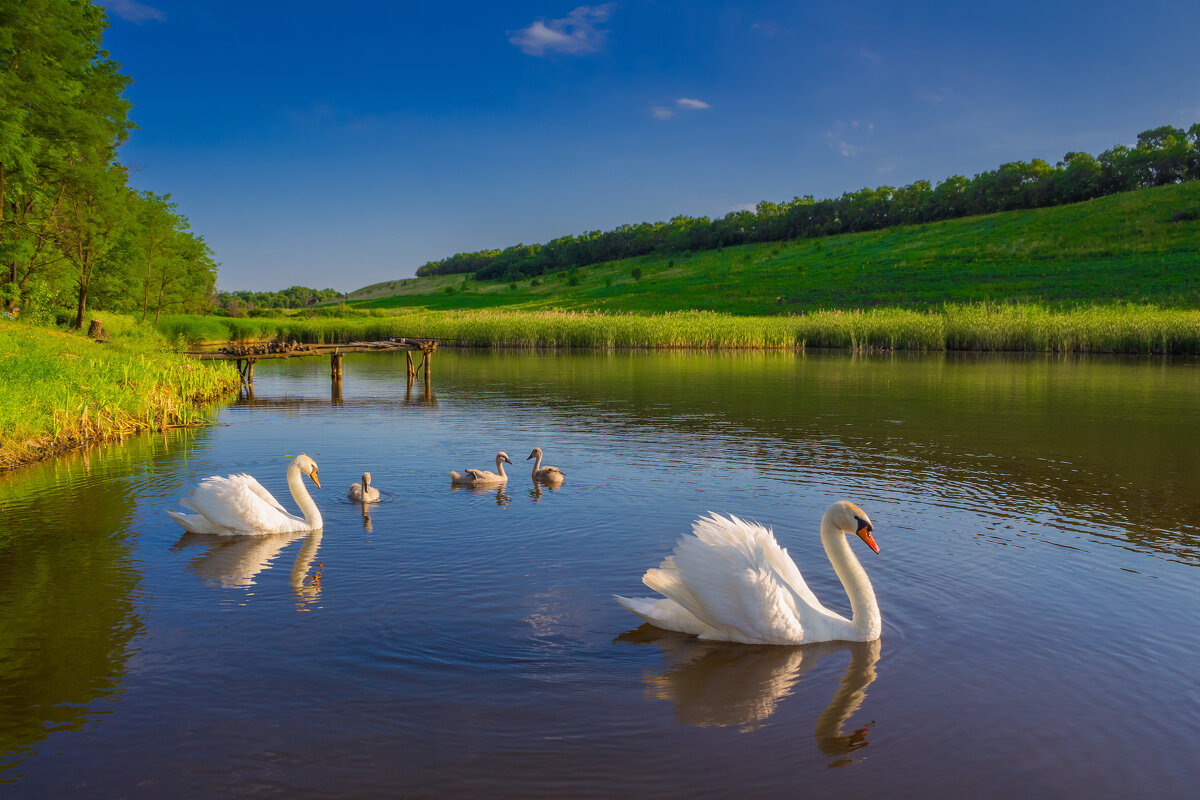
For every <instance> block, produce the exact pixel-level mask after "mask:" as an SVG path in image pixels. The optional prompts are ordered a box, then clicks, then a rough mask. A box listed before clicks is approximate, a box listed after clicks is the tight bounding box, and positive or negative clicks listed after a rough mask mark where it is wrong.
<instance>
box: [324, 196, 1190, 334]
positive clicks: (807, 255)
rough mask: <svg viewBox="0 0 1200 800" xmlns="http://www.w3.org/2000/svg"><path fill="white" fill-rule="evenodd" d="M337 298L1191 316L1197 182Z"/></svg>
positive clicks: (366, 304)
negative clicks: (982, 306)
mask: <svg viewBox="0 0 1200 800" xmlns="http://www.w3.org/2000/svg"><path fill="white" fill-rule="evenodd" d="M368 298H371V299H368ZM347 299H348V300H349V301H350V303H351V304H352V305H355V306H358V307H362V308H429V309H472V308H512V309H521V310H537V309H547V308H561V309H596V310H609V311H639V312H662V311H674V310H683V309H707V310H715V311H725V312H729V313H735V314H778V313H787V312H796V311H810V310H813V309H821V308H872V307H898V308H927V307H933V306H939V305H941V304H943V303H946V302H952V303H976V302H1000V303H1009V302H1022V303H1029V302H1034V303H1044V304H1048V305H1051V306H1056V307H1072V306H1077V305H1093V304H1110V303H1126V302H1128V303H1142V304H1153V305H1158V306H1161V307H1171V308H1197V307H1200V182H1198V181H1192V182H1189V183H1181V184H1175V185H1170V186H1162V187H1156V188H1150V189H1141V190H1138V191H1133V192H1126V193H1122V194H1117V195H1112V196H1109V197H1103V198H1098V199H1095V200H1089V201H1087V202H1084V203H1077V204H1074V205H1067V206H1058V207H1054V208H1045V209H1036V210H1029V211H1010V212H1004V213H998V214H989V215H985V216H978V217H968V218H965V219H957V220H949V221H945V222H937V223H929V224H925V225H914V226H906V227H897V228H889V229H887V230H882V231H874V232H868V233H857V234H846V235H841V236H831V237H826V238H820V239H801V240H796V241H790V242H767V243H762V244H750V245H741V246H738V247H727V248H724V249H722V250H708V251H703V252H696V253H662V254H654V255H649V256H642V257H638V258H631V259H626V260H623V261H613V262H607V263H603V264H597V265H593V266H588V267H583V268H577V269H572V270H564V271H562V272H558V273H554V274H547V275H543V276H541V277H538V278H533V279H525V280H522V281H520V282H518V283H515V284H511V283H495V282H476V281H472V280H466V279H464V276H462V275H442V276H433V277H428V278H409V279H407V280H405V279H398V280H396V281H388V282H384V283H382V284H374V285H373V286H369V287H364V288H363V289H360V290H358V291H357V292H353V293H351V294H350V295H349V297H348V298H347Z"/></svg>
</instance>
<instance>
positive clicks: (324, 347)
mask: <svg viewBox="0 0 1200 800" xmlns="http://www.w3.org/2000/svg"><path fill="white" fill-rule="evenodd" d="M396 350H403V351H404V352H405V355H406V356H407V358H408V380H409V381H410V382H411V381H412V380H413V379H414V378H415V377H416V375H417V370H418V369H423V371H424V377H425V383H426V385H428V384H429V365H430V363H431V362H432V361H433V354H434V351H436V350H437V339H414V338H411V337H397V338H392V339H387V340H384V341H378V342H347V343H345V344H301V343H300V342H295V341H292V342H280V341H270V342H262V343H256V344H230V345H226V346H224V347H222V348H220V349H218V350H189V351H188V355H189V356H192V357H194V358H198V359H200V360H201V361H236V362H237V368H238V374H240V375H241V376H242V383H243V384H244V385H245V386H251V387H252V386H254V364H255V362H257V361H258V360H260V359H264V358H303V357H306V356H325V355H327V356H329V377H330V378H331V379H332V381H333V383H334V384H335V385H337V386H340V385H341V383H342V356H344V355H345V354H346V353H379V352H391V351H396ZM415 352H419V353H420V354H421V363H420V364H417V365H415V366H414V364H413V353H415Z"/></svg>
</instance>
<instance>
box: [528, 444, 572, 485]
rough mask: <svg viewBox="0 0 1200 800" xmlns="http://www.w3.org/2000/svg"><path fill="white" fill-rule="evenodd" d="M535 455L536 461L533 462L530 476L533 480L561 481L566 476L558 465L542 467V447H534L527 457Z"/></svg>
mask: <svg viewBox="0 0 1200 800" xmlns="http://www.w3.org/2000/svg"><path fill="white" fill-rule="evenodd" d="M534 456H537V461H535V462H533V473H532V477H533V479H534V481H544V482H546V483H562V479H563V478H564V477H566V476H565V475H564V474H563V471H562V470H561V469H559V468H558V467H543V466H542V448H540V447H535V448H533V452H532V453H530V454H529V458H526V459H525V460H526V461H528V460H529V459H530V458H533V457H534Z"/></svg>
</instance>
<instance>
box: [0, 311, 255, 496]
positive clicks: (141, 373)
mask: <svg viewBox="0 0 1200 800" xmlns="http://www.w3.org/2000/svg"><path fill="white" fill-rule="evenodd" d="M104 319H105V324H106V325H112V327H114V329H119V328H124V327H126V326H125V325H124V324H123V323H122V321H121V320H120V319H119V318H118V317H117V315H105V317H104ZM110 320H113V322H110ZM0 366H2V368H3V372H4V377H5V381H4V386H3V389H4V391H3V395H2V396H0V472H8V471H10V470H14V469H19V468H21V467H24V466H29V465H31V464H35V463H38V462H41V461H45V460H47V459H50V458H53V457H55V456H57V455H60V454H62V453H64V452H69V451H72V450H78V449H81V448H86V447H91V446H93V445H98V444H106V443H111V442H117V441H120V440H122V439H124V438H125V437H127V436H131V435H135V434H140V433H145V432H150V431H166V430H172V429H176V428H192V427H202V426H206V425H210V424H212V421H211V413H210V410H209V409H208V408H205V407H204V406H208V405H211V404H213V403H215V402H218V401H220V400H221V399H222V398H224V397H227V396H228V395H230V394H232V393H234V392H236V391H237V389H238V387H239V385H240V378H239V377H238V374H237V371H236V370H235V369H233V368H232V366H228V367H226V366H224V365H222V366H216V365H199V364H196V363H194V362H193V361H192V360H191V359H188V358H186V357H184V356H181V355H178V354H176V353H172V352H170V351H169V350H168V349H166V347H165V345H164V343H163V341H162V340H161V337H159V336H158V335H157V334H156V333H153V332H152V331H148V330H147V329H143V328H136V327H134V326H129V327H128V329H127V332H126V335H125V336H118V337H117V338H116V339H115V340H114V341H111V342H104V343H101V342H97V341H93V340H91V339H88V338H87V337H86V336H82V335H79V334H71V333H64V332H62V331H59V330H57V329H53V328H40V327H35V326H33V325H29V324H26V323H13V322H7V321H5V322H4V323H3V324H0Z"/></svg>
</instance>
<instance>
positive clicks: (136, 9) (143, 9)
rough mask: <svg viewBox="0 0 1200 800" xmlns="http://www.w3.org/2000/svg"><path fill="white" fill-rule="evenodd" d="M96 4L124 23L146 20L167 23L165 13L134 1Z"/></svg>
mask: <svg viewBox="0 0 1200 800" xmlns="http://www.w3.org/2000/svg"><path fill="white" fill-rule="evenodd" d="M97 2H99V3H100V5H102V6H104V7H105V8H106V9H108V11H109V12H110V13H112V14H113V15H114V16H118V17H120V18H121V19H123V20H125V21H126V22H145V21H146V20H148V19H152V20H155V21H156V22H166V21H167V12H165V11H160V10H158V9H157V8H151V7H150V6H144V5H142V4H141V3H137V2H134V0H97Z"/></svg>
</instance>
